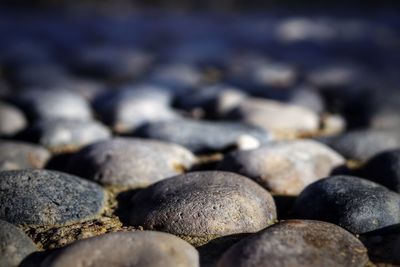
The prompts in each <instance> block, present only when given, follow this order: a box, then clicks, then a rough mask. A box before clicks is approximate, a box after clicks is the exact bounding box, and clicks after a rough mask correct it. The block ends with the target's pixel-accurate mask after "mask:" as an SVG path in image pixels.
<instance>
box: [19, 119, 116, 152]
mask: <svg viewBox="0 0 400 267" xmlns="http://www.w3.org/2000/svg"><path fill="white" fill-rule="evenodd" d="M24 137H26V138H27V139H28V140H29V141H33V142H37V143H39V144H41V145H43V146H45V147H46V148H48V149H50V150H51V151H54V152H65V151H69V152H70V151H76V150H77V149H79V148H81V147H84V146H86V145H89V144H92V143H95V142H98V141H102V140H106V139H109V138H111V132H110V130H109V129H108V128H107V127H106V126H104V125H103V124H101V123H99V122H96V121H81V120H66V119H59V120H54V119H53V120H44V121H38V122H37V123H35V124H34V125H32V127H30V128H29V129H28V130H27V131H26V132H25V133H24Z"/></svg>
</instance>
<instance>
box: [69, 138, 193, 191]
mask: <svg viewBox="0 0 400 267" xmlns="http://www.w3.org/2000/svg"><path fill="white" fill-rule="evenodd" d="M195 160H196V158H195V156H194V155H193V154H192V153H191V152H190V151H188V150H187V149H185V148H183V147H181V146H178V145H175V144H171V143H164V142H160V141H154V140H144V139H134V138H116V139H112V140H109V141H103V142H99V143H96V144H93V145H90V146H88V147H86V148H84V149H82V150H81V151H79V152H78V153H77V154H75V155H73V156H72V158H71V160H70V162H69V167H68V169H69V171H70V172H72V173H74V174H77V175H79V176H81V177H85V178H87V179H90V180H93V181H95V182H97V183H100V184H102V185H121V186H128V187H130V188H138V187H145V186H148V185H149V184H152V183H154V182H157V181H159V180H161V179H164V178H167V177H171V176H174V175H177V174H180V173H182V172H183V171H184V170H186V169H189V168H190V167H191V166H192V164H194V163H195Z"/></svg>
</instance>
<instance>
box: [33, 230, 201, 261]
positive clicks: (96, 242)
mask: <svg viewBox="0 0 400 267" xmlns="http://www.w3.org/2000/svg"><path fill="white" fill-rule="evenodd" d="M199 265H200V264H199V255H198V252H197V251H196V249H195V248H194V247H192V246H191V245H190V244H188V243H187V242H185V241H184V240H182V239H180V238H178V237H176V236H173V235H170V234H167V233H161V232H153V231H136V232H120V233H110V234H105V235H101V236H97V237H92V238H88V239H85V240H80V241H77V242H74V243H72V244H71V245H69V246H67V247H64V248H62V249H61V250H60V251H58V252H55V253H54V254H52V255H50V256H49V257H48V258H46V260H45V261H44V262H43V263H42V264H41V266H42V267H69V266H81V267H89V266H98V267H103V266H104V267H106V266H115V267H123V266H134V267H198V266H199Z"/></svg>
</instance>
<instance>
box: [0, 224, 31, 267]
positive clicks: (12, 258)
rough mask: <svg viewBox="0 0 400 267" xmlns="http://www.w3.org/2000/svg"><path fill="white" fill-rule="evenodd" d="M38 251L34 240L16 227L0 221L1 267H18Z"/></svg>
mask: <svg viewBox="0 0 400 267" xmlns="http://www.w3.org/2000/svg"><path fill="white" fill-rule="evenodd" d="M36 250H37V248H36V246H35V244H34V243H33V242H32V240H31V239H30V238H29V237H28V236H27V235H25V233H24V232H23V231H22V230H20V229H19V228H18V227H15V226H14V225H12V224H10V223H8V222H6V221H2V220H0V266H1V267H14V266H15V267H16V266H19V264H20V263H21V261H22V260H23V259H24V258H25V257H26V256H28V255H29V254H31V253H33V252H35V251H36Z"/></svg>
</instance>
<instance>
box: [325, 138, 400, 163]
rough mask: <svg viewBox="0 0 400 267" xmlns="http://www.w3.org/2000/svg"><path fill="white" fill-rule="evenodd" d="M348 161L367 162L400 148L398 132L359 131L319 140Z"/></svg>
mask: <svg viewBox="0 0 400 267" xmlns="http://www.w3.org/2000/svg"><path fill="white" fill-rule="evenodd" d="M318 140H319V141H321V142H323V143H325V144H327V145H328V146H330V147H331V148H333V149H334V150H336V151H337V152H339V153H340V154H341V155H342V156H344V157H345V158H347V159H352V160H357V161H360V162H365V161H367V160H368V159H370V158H371V157H373V156H375V155H376V154H378V153H381V152H384V151H386V150H390V149H396V148H400V134H399V133H398V132H397V131H383V130H358V131H350V132H346V133H343V134H341V135H336V136H331V137H325V138H320V139H318Z"/></svg>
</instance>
